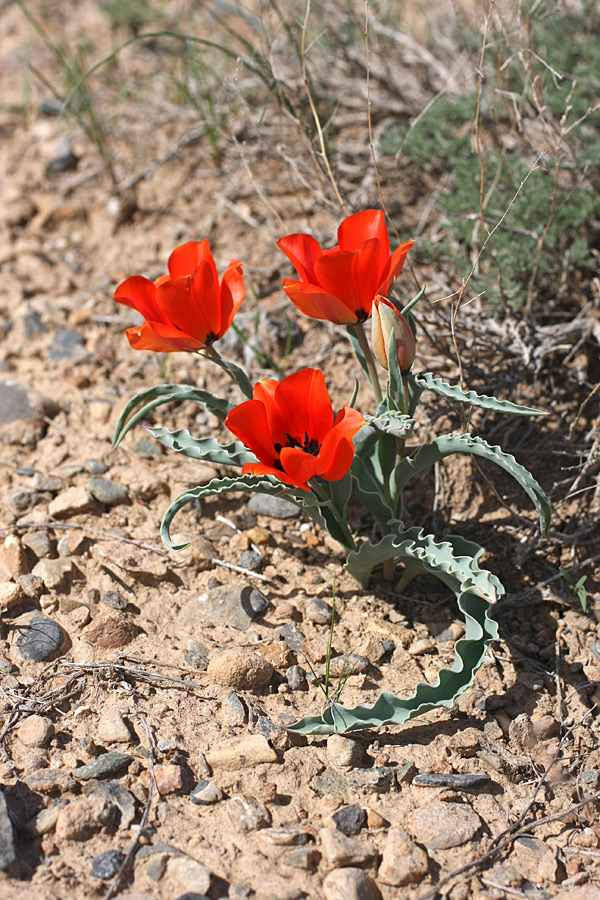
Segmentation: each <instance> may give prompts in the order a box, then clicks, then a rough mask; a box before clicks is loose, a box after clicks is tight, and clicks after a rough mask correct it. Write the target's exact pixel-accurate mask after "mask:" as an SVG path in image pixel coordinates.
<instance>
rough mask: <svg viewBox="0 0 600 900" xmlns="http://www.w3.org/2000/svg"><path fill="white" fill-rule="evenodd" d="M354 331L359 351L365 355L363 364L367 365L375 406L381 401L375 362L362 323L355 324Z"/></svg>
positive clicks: (381, 395)
mask: <svg viewBox="0 0 600 900" xmlns="http://www.w3.org/2000/svg"><path fill="white" fill-rule="evenodd" d="M354 330H355V331H356V337H357V338H358V342H359V344H360V349H361V350H362V352H363V353H364V355H365V363H366V364H367V369H368V370H369V381H370V382H371V387H372V388H373V393H374V394H375V399H376V401H377V404H378V405H379V404H380V403H381V401H382V400H383V394H382V393H381V385H380V384H379V376H378V374H377V368H376V366H375V360H374V359H373V354H372V353H371V348H370V346H369V342H368V340H367V336H366V334H365V329H364V327H363V323H362V322H356V324H355V325H354Z"/></svg>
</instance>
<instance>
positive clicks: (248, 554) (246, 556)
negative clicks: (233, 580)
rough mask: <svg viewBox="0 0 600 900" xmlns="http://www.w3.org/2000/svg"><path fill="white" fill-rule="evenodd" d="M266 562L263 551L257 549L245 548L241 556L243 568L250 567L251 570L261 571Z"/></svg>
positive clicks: (240, 562)
mask: <svg viewBox="0 0 600 900" xmlns="http://www.w3.org/2000/svg"><path fill="white" fill-rule="evenodd" d="M264 564H265V558H264V556H263V555H262V553H257V552H256V550H245V551H244V552H243V553H242V555H241V556H240V561H239V565H240V566H241V567H242V569H248V570H249V571H250V572H259V571H260V570H261V569H262V567H263V566H264Z"/></svg>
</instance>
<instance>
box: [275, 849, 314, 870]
mask: <svg viewBox="0 0 600 900" xmlns="http://www.w3.org/2000/svg"><path fill="white" fill-rule="evenodd" d="M320 859H321V854H320V853H319V851H318V850H315V848H314V847H293V848H292V849H291V850H287V851H286V852H285V853H284V854H283V856H282V857H281V859H280V860H279V862H280V864H281V865H283V866H292V867H293V868H294V869H304V870H305V871H307V872H309V871H311V870H312V869H316V867H317V866H318V864H319V860H320Z"/></svg>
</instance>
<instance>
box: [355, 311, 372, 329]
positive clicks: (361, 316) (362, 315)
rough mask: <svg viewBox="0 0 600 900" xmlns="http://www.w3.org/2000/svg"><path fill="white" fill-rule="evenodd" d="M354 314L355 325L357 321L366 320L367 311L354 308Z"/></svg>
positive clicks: (367, 316)
mask: <svg viewBox="0 0 600 900" xmlns="http://www.w3.org/2000/svg"><path fill="white" fill-rule="evenodd" d="M354 315H355V316H356V324H357V325H358V324H359V322H366V321H367V319H368V318H369V313H368V312H365V311H364V309H355V310H354Z"/></svg>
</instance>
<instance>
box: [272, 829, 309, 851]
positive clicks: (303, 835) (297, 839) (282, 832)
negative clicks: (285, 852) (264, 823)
mask: <svg viewBox="0 0 600 900" xmlns="http://www.w3.org/2000/svg"><path fill="white" fill-rule="evenodd" d="M261 837H265V838H266V839H267V840H268V841H269V842H270V843H271V844H276V845H277V846H283V847H290V846H298V845H300V844H306V843H307V841H308V837H309V835H308V832H306V831H302V830H301V829H300V828H293V827H291V826H280V827H279V828H266V829H265V830H264V831H263V833H262V835H261Z"/></svg>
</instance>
